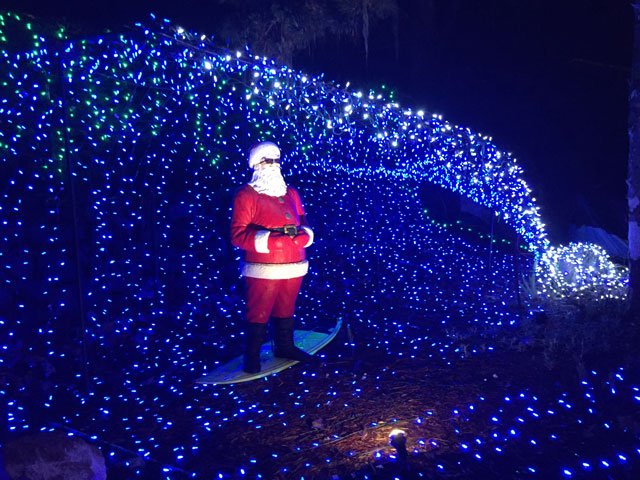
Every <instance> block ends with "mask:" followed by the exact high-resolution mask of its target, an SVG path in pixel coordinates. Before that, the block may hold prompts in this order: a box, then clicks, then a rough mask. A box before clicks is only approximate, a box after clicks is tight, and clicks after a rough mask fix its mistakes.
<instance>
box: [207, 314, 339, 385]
mask: <svg viewBox="0 0 640 480" xmlns="http://www.w3.org/2000/svg"><path fill="white" fill-rule="evenodd" d="M341 326H342V319H339V320H338V323H337V324H336V326H335V327H334V328H333V329H332V330H331V332H329V333H321V332H314V331H311V330H294V331H293V341H294V343H295V344H296V347H298V348H300V349H301V350H304V351H305V352H307V353H309V354H311V355H313V354H315V353H316V352H318V351H319V350H320V349H321V348H324V347H325V346H327V345H328V344H329V342H331V340H333V339H334V338H335V337H336V335H337V334H338V331H339V330H340V327H341ZM242 362H243V355H240V356H239V357H236V358H234V359H233V360H231V361H230V362H228V363H225V364H224V365H221V366H219V367H218V368H216V369H215V370H214V371H213V372H211V373H210V374H209V375H205V376H204V377H200V378H198V379H197V380H196V383H201V384H206V385H223V384H231V383H240V382H248V381H250V380H256V379H258V378H262V377H266V376H267V375H272V374H274V373H278V372H281V371H282V370H284V369H285V368H289V367H290V366H292V365H295V364H296V363H298V361H297V360H287V359H286V358H277V357H274V356H273V349H272V345H271V342H266V343H264V344H263V345H262V347H261V348H260V364H261V370H260V371H259V372H258V373H247V372H245V371H244V370H242Z"/></svg>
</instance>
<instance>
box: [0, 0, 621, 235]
mask: <svg viewBox="0 0 640 480" xmlns="http://www.w3.org/2000/svg"><path fill="white" fill-rule="evenodd" d="M265 1H267V0H265ZM398 2H399V5H400V9H401V11H400V18H399V26H400V29H399V30H400V55H399V58H398V59H396V58H395V53H394V52H395V50H394V39H393V35H392V28H391V26H390V24H389V23H385V24H381V25H377V26H375V27H374V28H372V31H371V39H370V58H369V62H368V64H365V61H364V50H363V47H362V45H361V44H353V45H346V44H345V42H343V43H342V44H341V45H340V49H339V50H338V49H337V48H336V47H337V43H336V42H335V41H330V42H326V43H324V44H319V45H318V48H317V49H315V50H314V51H312V52H311V53H310V54H309V55H305V56H304V57H300V58H296V59H295V61H294V67H296V68H300V69H302V70H304V71H306V72H309V73H312V74H317V73H321V72H325V74H326V78H327V79H336V80H338V81H340V82H345V81H347V80H349V81H351V83H352V85H353V86H354V88H355V89H359V88H363V89H364V88H367V87H373V88H375V89H376V90H378V89H379V88H378V87H379V86H380V85H382V84H386V85H387V86H389V87H390V88H392V89H393V90H395V91H396V92H397V94H398V97H399V99H400V103H401V104H402V105H403V106H411V107H415V108H424V109H425V110H426V111H429V112H431V113H440V114H442V115H443V116H444V117H445V118H446V119H447V120H449V121H450V122H452V123H456V124H459V125H463V126H467V127H470V128H471V129H472V130H474V131H477V132H481V133H483V134H486V135H490V136H492V137H493V140H494V142H495V143H496V144H497V145H498V146H499V147H500V148H501V149H503V150H507V151H510V152H512V153H513V154H514V155H515V156H516V158H518V161H519V162H520V163H521V165H522V166H523V168H524V169H525V178H526V179H527V180H528V182H529V184H530V186H531V187H532V189H533V191H534V196H536V198H537V199H538V203H539V205H540V207H541V213H542V217H543V221H544V222H545V223H546V224H547V226H548V230H549V232H550V234H551V239H552V241H566V240H568V237H567V233H568V231H569V225H570V224H571V223H575V224H578V225H580V224H589V225H595V226H601V227H604V228H606V229H607V230H609V231H610V232H612V233H615V234H617V235H619V236H622V237H626V225H625V221H626V200H625V195H626V184H625V178H626V164H627V151H628V148H627V127H626V125H627V96H628V79H629V75H630V63H631V45H632V20H633V15H632V10H631V7H630V5H629V0H424V1H417V0H414V1H410V0H398ZM3 3H4V6H3V7H2V8H5V9H13V10H16V11H21V12H26V13H32V14H34V15H39V16H41V17H44V18H57V19H61V18H66V19H68V20H69V21H70V22H72V23H76V24H84V25H86V26H89V27H91V28H94V27H103V26H109V27H116V28H117V27H118V26H119V25H122V24H126V23H128V24H131V23H133V22H135V21H145V20H146V18H148V17H147V15H148V13H149V12H154V13H156V14H158V15H160V16H162V17H167V18H169V19H171V20H174V21H175V22H176V23H178V24H181V25H182V26H184V27H185V28H190V29H192V30H195V31H197V32H202V33H208V34H209V33H213V34H215V33H216V26H217V25H218V24H219V22H220V20H221V18H220V10H219V9H216V8H215V6H214V5H212V3H213V2H196V1H192V0H185V1H181V2H171V3H168V2H162V1H161V2H150V1H149V0H142V1H139V2H132V1H129V2H125V1H122V0H116V1H114V2H104V3H93V2H92V3H91V4H90V3H89V2H86V3H80V2H79V1H78V0H71V1H69V2H64V3H63V2H61V3H60V4H59V5H55V4H53V3H46V4H44V3H43V2H42V0H39V1H35V0H22V1H14V0H9V1H8V2H6V1H5V2H3ZM257 53H259V52H257Z"/></svg>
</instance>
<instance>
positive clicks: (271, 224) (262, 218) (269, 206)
mask: <svg viewBox="0 0 640 480" xmlns="http://www.w3.org/2000/svg"><path fill="white" fill-rule="evenodd" d="M304 214H305V213H304V209H303V207H302V202H301V201H300V196H299V195H298V192H297V191H296V189H295V188H293V187H287V193H286V195H285V196H284V197H271V196H269V195H265V194H263V193H258V192H256V191H255V190H254V189H253V187H251V186H250V185H245V186H244V187H242V188H240V189H239V190H238V191H237V192H236V195H235V198H234V200H233V213H232V215H231V243H233V245H234V246H236V247H239V248H241V249H242V250H244V252H245V258H244V262H243V265H242V275H244V276H245V277H253V278H267V279H273V280H276V279H285V278H297V277H302V276H304V275H306V273H307V271H308V269H309V264H308V262H307V260H306V255H305V252H304V248H299V247H297V246H296V245H295V244H294V243H293V242H283V243H284V244H285V245H284V247H283V248H282V249H278V250H275V249H272V250H269V248H268V240H269V235H270V233H271V232H270V231H269V230H267V229H270V228H282V227H284V226H285V225H296V226H301V225H300V217H304ZM302 228H304V230H305V231H306V232H307V233H308V234H309V237H310V240H309V242H308V243H307V245H305V248H306V247H308V246H309V245H311V243H312V242H313V232H312V231H311V229H310V228H309V227H307V226H304V225H303V226H302Z"/></svg>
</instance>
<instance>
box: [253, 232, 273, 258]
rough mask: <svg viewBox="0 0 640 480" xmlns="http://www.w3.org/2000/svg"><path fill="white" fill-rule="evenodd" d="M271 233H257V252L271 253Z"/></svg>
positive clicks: (255, 242) (255, 241)
mask: <svg viewBox="0 0 640 480" xmlns="http://www.w3.org/2000/svg"><path fill="white" fill-rule="evenodd" d="M270 233H271V232H270V231H269V230H259V231H257V232H256V238H255V240H254V245H255V247H256V252H258V253H269V234H270Z"/></svg>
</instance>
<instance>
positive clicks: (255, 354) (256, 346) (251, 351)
mask: <svg viewBox="0 0 640 480" xmlns="http://www.w3.org/2000/svg"><path fill="white" fill-rule="evenodd" d="M266 332H267V324H266V323H247V324H246V327H245V335H246V337H247V338H246V342H247V343H246V346H245V351H244V365H243V366H242V369H243V370H244V371H245V372H247V373H258V372H259V371H260V347H261V346H262V343H263V342H264V337H265V335H266Z"/></svg>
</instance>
